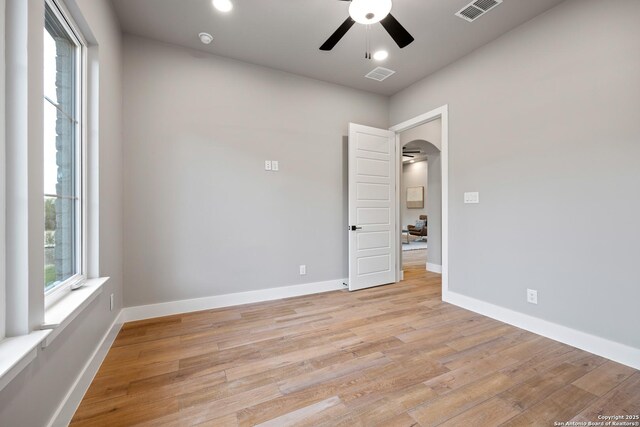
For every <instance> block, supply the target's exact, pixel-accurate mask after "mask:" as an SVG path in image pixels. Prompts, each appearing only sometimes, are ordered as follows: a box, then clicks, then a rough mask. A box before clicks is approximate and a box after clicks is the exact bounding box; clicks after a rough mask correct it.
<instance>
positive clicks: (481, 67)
mask: <svg viewBox="0 0 640 427" xmlns="http://www.w3.org/2000/svg"><path fill="white" fill-rule="evenodd" d="M639 14H640V2H638V1H637V0H612V1H606V2H603V1H599V0H573V1H567V2H564V3H562V4H560V5H559V6H557V7H556V8H554V9H552V10H550V11H549V12H547V13H545V14H543V15H541V16H539V17H537V18H535V19H533V20H531V21H529V22H528V23H526V24H524V25H522V26H520V27H518V28H517V29H515V30H513V31H511V32H509V33H507V34H506V35H504V36H503V37H501V38H499V39H497V40H496V41H494V42H492V43H490V44H489V45H487V46H485V47H483V48H481V49H478V50H477V51H475V52H474V53H472V54H471V55H469V56H467V57H465V58H463V59H462V60H460V61H458V62H456V63H454V64H452V65H450V66H448V67H446V68H445V69H443V70H441V71H439V72H438V73H436V74H434V75H432V76H431V77H428V78H426V79H424V80H422V81H420V82H418V83H416V84H415V85H413V86H411V87H409V88H408V89H406V90H404V91H402V92H401V93H399V94H397V95H395V96H393V97H392V99H391V113H390V116H391V122H392V124H396V123H399V122H402V121H404V120H407V119H409V118H411V117H414V116H417V115H419V114H422V113H424V112H426V111H429V110H431V109H433V108H436V107H439V106H441V105H443V104H448V105H449V148H450V172H449V179H450V219H451V221H450V224H451V228H450V231H449V238H450V255H451V265H450V267H451V268H450V289H451V290H452V291H454V292H458V293H461V294H464V295H468V296H470V297H474V298H477V299H480V300H484V301H488V302H491V303H494V304H497V305H500V306H503V307H508V308H510V309H513V310H516V311H519V312H523V313H526V314H530V315H533V316H536V317H539V318H543V319H546V320H549V321H552V322H557V323H559V324H562V325H565V326H568V327H572V328H575V329H579V330H582V331H585V332H588V333H591V334H594V335H597V336H602V337H605V338H608V339H612V340H615V341H619V342H621V343H625V344H628V345H631V346H634V347H636V348H638V347H640V334H638V333H637V327H636V325H637V323H638V307H637V306H638V301H639V300H640V279H638V273H637V263H638V258H639V256H640V249H639V246H638V242H639V241H640V225H639V222H638V218H639V217H640V199H639V198H638V196H637V193H638V188H640V173H638V170H639V167H638V159H640V108H639V107H640V79H639V78H638V76H640V54H638V52H639V51H638V40H640V26H639V25H638V24H637V19H636V18H637V16H638V15H639ZM465 191H479V192H480V204H477V205H464V204H463V193H464V192H465ZM527 288H533V289H537V290H538V300H539V304H538V305H530V304H527V303H526V299H525V290H526V289H527Z"/></svg>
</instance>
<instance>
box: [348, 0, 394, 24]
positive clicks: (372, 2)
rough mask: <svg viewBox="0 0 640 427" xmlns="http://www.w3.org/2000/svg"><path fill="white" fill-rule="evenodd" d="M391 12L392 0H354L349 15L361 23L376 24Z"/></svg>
mask: <svg viewBox="0 0 640 427" xmlns="http://www.w3.org/2000/svg"><path fill="white" fill-rule="evenodd" d="M389 12H391V0H352V1H351V4H350V5H349V15H350V16H351V18H352V19H353V20H354V21H356V22H357V23H359V24H375V23H376V22H380V21H382V20H383V19H384V18H385V17H386V16H387V15H388V14H389Z"/></svg>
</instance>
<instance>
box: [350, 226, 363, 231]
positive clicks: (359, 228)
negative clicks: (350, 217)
mask: <svg viewBox="0 0 640 427" xmlns="http://www.w3.org/2000/svg"><path fill="white" fill-rule="evenodd" d="M356 230H362V227H358V226H356V225H352V226H351V231H356Z"/></svg>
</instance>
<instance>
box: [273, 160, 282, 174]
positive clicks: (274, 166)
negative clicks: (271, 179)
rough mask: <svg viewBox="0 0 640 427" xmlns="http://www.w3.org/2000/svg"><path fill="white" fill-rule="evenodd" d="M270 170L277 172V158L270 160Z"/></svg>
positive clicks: (278, 167)
mask: <svg viewBox="0 0 640 427" xmlns="http://www.w3.org/2000/svg"><path fill="white" fill-rule="evenodd" d="M271 170H272V171H274V172H278V171H279V170H280V164H279V163H278V161H277V160H271Z"/></svg>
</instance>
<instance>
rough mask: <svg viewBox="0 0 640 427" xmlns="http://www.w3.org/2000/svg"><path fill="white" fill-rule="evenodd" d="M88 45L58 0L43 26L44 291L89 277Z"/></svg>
mask: <svg viewBox="0 0 640 427" xmlns="http://www.w3.org/2000/svg"><path fill="white" fill-rule="evenodd" d="M83 51H84V49H83V44H82V43H81V41H80V39H79V37H78V35H77V33H76V32H74V31H73V30H72V27H71V25H70V24H69V21H68V20H67V19H66V18H65V17H64V15H63V13H62V12H61V10H60V9H59V8H58V7H57V6H56V4H55V2H53V1H51V2H49V1H48V2H47V3H46V7H45V26H44V230H45V231H44V259H45V262H44V290H45V292H47V293H51V292H53V291H54V290H55V289H59V288H62V287H65V285H73V284H74V283H77V282H79V281H81V280H83V279H84V275H83V273H84V265H83V264H84V262H83V255H84V244H83V241H84V226H83V224H84V222H85V221H84V217H83V214H84V209H83V201H84V200H83V199H84V197H83V185H84V182H83V175H84V174H83V166H84V165H83V163H84V162H83V161H82V159H83V151H84V150H83V139H84V138H83V134H82V116H83V114H82V111H83V109H82V92H83V91H82V80H83V78H82V77H83V72H82V71H83V67H82V63H83V57H82V55H83Z"/></svg>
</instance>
